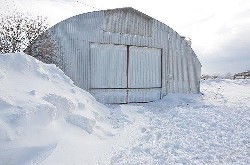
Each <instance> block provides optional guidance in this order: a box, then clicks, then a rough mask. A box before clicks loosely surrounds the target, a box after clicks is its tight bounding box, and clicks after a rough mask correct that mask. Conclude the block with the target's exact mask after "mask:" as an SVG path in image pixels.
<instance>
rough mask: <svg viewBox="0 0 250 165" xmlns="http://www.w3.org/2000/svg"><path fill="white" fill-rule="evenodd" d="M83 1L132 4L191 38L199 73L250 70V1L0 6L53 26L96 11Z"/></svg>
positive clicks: (66, 1) (62, 1)
mask: <svg viewBox="0 0 250 165" xmlns="http://www.w3.org/2000/svg"><path fill="white" fill-rule="evenodd" d="M77 1H78V2H77ZM84 3H86V4H88V5H91V6H93V7H95V8H98V9H112V8H119V7H134V8H135V9H137V10H140V11H141V12H144V13H146V14H148V15H149V16H152V17H153V18H156V19H158V20H159V21H161V22H164V23H165V24H167V25H169V26H170V27H172V28H173V29H174V30H176V31H177V32H178V33H179V34H180V35H183V36H187V37H190V38H191V39H192V47H193V49H194V50H195V52H196V54H197V56H198V58H199V59H200V61H201V63H202V65H203V67H202V73H203V74H205V73H210V74H212V73H220V74H225V73H227V72H232V73H236V72H241V71H245V70H250V0H154V1H145V0H2V1H1V2H0V9H1V12H5V13H6V12H7V11H8V10H10V11H11V10H13V9H18V10H22V11H25V12H26V11H29V12H31V13H33V14H39V15H45V16H47V17H48V19H49V20H50V22H51V24H55V23H57V22H59V21H61V20H63V19H66V18H68V17H70V16H73V15H76V14H80V13H84V12H88V11H94V10H96V9H94V8H92V7H88V6H86V5H84Z"/></svg>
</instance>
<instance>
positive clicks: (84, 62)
mask: <svg viewBox="0 0 250 165" xmlns="http://www.w3.org/2000/svg"><path fill="white" fill-rule="evenodd" d="M124 18H125V20H124ZM123 25H124V26H123ZM129 27H130V28H129ZM135 28H136V29H135ZM49 31H51V32H52V34H54V38H55V39H56V40H57V41H58V42H59V53H60V54H61V55H63V58H64V67H63V70H64V72H65V73H66V74H67V75H68V76H69V77H70V78H71V79H72V80H73V81H74V82H75V83H76V85H78V86H79V87H81V88H83V89H85V90H87V91H90V88H91V85H93V84H91V80H92V77H91V76H92V75H91V74H92V72H91V51H93V50H91V45H93V44H94V43H98V44H112V45H122V46H127V45H128V46H140V47H149V48H155V49H157V50H158V49H159V50H161V88H160V90H159V92H158V93H157V92H156V93H157V94H155V96H157V97H158V95H160V98H162V97H163V96H165V95H166V94H167V93H177V92H178V93H197V92H199V89H200V83H199V82H200V73H201V64H200V62H199V60H198V58H197V56H196V55H195V53H194V51H193V50H192V48H191V47H190V45H188V43H187V41H185V40H184V39H183V38H182V37H181V36H180V35H179V34H178V33H177V32H175V31H174V30H173V29H171V28H170V27H169V26H167V25H165V24H163V23H161V22H159V21H157V20H155V19H153V18H151V17H149V16H146V15H145V14H143V13H140V12H139V11H137V10H135V9H132V8H122V9H115V10H105V11H97V12H91V13H85V14H81V15H77V16H74V17H71V18H69V19H67V20H64V21H62V22H60V23H58V24H57V25H55V26H53V27H52V28H51V29H49ZM41 46H42V45H41ZM95 51H96V50H95ZM98 51H101V50H98ZM96 53H98V52H96ZM112 60H114V59H112ZM155 65H157V64H155ZM119 77H121V76H119ZM116 79H118V78H116ZM156 79H157V76H156ZM141 80H142V81H149V80H148V79H141ZM92 81H93V80H92ZM105 81H106V80H105ZM108 81H109V80H107V82H108ZM140 83H142V84H143V83H144V84H147V83H148V82H140ZM108 84H109V83H108ZM111 84H112V83H111ZM105 90H106V93H107V90H109V91H108V92H109V93H110V97H109V98H107V99H106V100H105V98H101V95H102V94H101V93H99V94H98V92H97V91H96V90H91V91H90V92H91V93H93V94H94V95H96V98H97V99H98V100H100V101H101V102H104V103H106V102H109V103H112V102H114V103H115V102H116V103H118V102H119V101H120V102H124V99H125V102H129V101H130V100H128V98H125V96H124V99H122V100H119V99H121V98H122V97H120V98H114V97H113V96H112V93H115V92H117V93H120V94H121V95H125V93H126V92H124V91H123V90H121V89H119V90H120V91H119V90H118V89H116V90H115V89H105ZM105 90H104V89H103V92H105ZM138 90H139V89H138ZM132 93H133V92H131V99H132ZM141 93H143V92H141ZM151 93H152V91H151ZM97 95H99V96H97ZM139 95H141V96H140V97H145V99H143V98H140V100H150V99H149V98H148V97H149V96H148V94H145V93H144V94H138V97H139ZM152 95H153V94H152ZM133 97H134V96H133ZM132 100H133V101H132ZM132 100H131V101H132V102H136V97H135V99H132ZM150 101H152V100H150Z"/></svg>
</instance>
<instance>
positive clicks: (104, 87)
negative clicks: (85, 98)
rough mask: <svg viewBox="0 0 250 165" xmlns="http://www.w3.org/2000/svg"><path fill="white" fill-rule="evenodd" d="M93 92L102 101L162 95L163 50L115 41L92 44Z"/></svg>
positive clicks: (144, 98)
mask: <svg viewBox="0 0 250 165" xmlns="http://www.w3.org/2000/svg"><path fill="white" fill-rule="evenodd" d="M90 67H91V68H90V70H91V83H90V84H91V85H90V87H91V89H90V92H91V94H92V95H93V96H94V97H95V98H96V99H97V100H98V101H100V102H102V103H128V102H149V101H155V100H158V99H160V97H161V50H160V49H156V48H148V47H136V46H125V45H113V44H97V43H94V44H91V46H90Z"/></svg>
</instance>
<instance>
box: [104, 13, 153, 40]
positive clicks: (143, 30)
mask: <svg viewBox="0 0 250 165" xmlns="http://www.w3.org/2000/svg"><path fill="white" fill-rule="evenodd" d="M104 13H105V24H104V30H105V31H107V32H112V33H123V34H134V35H142V36H152V18H151V17H149V16H146V15H145V14H143V13H141V12H138V11H135V10H133V9H131V8H123V9H117V10H106V11H104Z"/></svg>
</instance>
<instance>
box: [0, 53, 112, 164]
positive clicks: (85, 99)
mask: <svg viewBox="0 0 250 165" xmlns="http://www.w3.org/2000/svg"><path fill="white" fill-rule="evenodd" d="M110 118H111V117H110V111H109V109H108V108H106V107H105V106H104V105H102V104H100V103H98V102H96V101H95V99H94V98H93V97H92V96H91V95H90V94H89V93H87V92H86V91H84V90H82V89H80V88H78V87H76V86H75V85H74V84H73V82H72V81H71V80H70V78H68V77H67V76H66V75H64V73H63V72H62V71H61V70H60V69H58V68H57V67H56V66H55V65H48V64H44V63H42V62H40V61H38V60H36V59H35V58H33V57H30V56H28V55H26V54H24V53H16V54H4V55H0V148H1V150H0V164H32V163H38V162H41V161H43V160H44V159H45V158H46V157H47V156H48V155H50V153H52V152H53V150H55V149H56V148H60V145H61V147H64V150H61V151H62V152H65V153H64V154H63V155H66V154H69V153H70V152H71V154H73V153H74V152H76V151H72V149H73V148H74V147H76V146H83V148H80V147H79V148H80V149H79V150H78V151H77V152H82V153H86V156H83V159H82V160H85V159H84V158H86V157H88V155H90V154H88V153H91V150H93V148H96V150H97V149H98V147H92V149H86V143H88V144H89V143H91V141H92V142H95V143H93V145H98V140H99V141H100V138H105V137H107V136H112V135H113V133H112V131H114V129H113V128H112V126H111V124H110V123H111V122H112V123H113V122H114V121H111V119H110ZM86 138H87V139H88V140H86ZM90 139H92V140H90ZM59 141H64V142H63V143H60V142H59ZM65 141H66V142H65ZM73 142H74V143H75V144H72V143H73ZM78 143H79V144H78ZM62 144H63V145H62ZM58 145H59V146H58ZM61 151H60V152H61ZM93 152H96V151H93ZM20 153H22V154H21V155H20ZM58 156H59V155H58ZM92 156H94V155H92ZM54 159H56V158H54ZM93 159H94V158H93ZM64 160H66V162H64V164H65V163H66V164H67V156H65V157H64ZM90 160H91V158H88V159H87V160H85V161H90ZM61 161H62V160H61ZM59 162H60V161H58V163H59ZM68 163H70V164H72V160H70V162H68ZM76 163H77V162H76ZM78 163H79V162H78Z"/></svg>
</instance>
